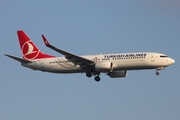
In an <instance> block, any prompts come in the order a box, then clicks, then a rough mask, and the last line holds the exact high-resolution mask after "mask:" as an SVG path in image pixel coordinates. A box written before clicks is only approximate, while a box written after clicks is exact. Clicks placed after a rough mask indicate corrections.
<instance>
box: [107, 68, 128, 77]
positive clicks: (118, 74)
mask: <svg viewBox="0 0 180 120" xmlns="http://www.w3.org/2000/svg"><path fill="white" fill-rule="evenodd" d="M108 75H109V76H110V77H111V78H120V77H126V76H127V71H126V70H122V71H114V72H109V73H108Z"/></svg>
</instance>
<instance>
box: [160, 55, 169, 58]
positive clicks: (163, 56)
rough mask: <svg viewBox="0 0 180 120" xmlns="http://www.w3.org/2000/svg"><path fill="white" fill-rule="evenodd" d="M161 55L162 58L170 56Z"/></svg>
mask: <svg viewBox="0 0 180 120" xmlns="http://www.w3.org/2000/svg"><path fill="white" fill-rule="evenodd" d="M160 57H161V58H166V57H168V56H166V55H160Z"/></svg>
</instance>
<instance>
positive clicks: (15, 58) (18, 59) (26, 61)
mask: <svg viewBox="0 0 180 120" xmlns="http://www.w3.org/2000/svg"><path fill="white" fill-rule="evenodd" d="M4 55H5V56H7V57H10V58H12V59H14V60H16V61H18V62H20V63H31V61H29V60H24V59H21V58H18V57H15V56H11V55H7V54H4Z"/></svg>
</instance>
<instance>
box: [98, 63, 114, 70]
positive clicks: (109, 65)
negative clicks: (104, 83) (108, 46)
mask: <svg viewBox="0 0 180 120" xmlns="http://www.w3.org/2000/svg"><path fill="white" fill-rule="evenodd" d="M112 69H113V63H112V62H108V61H103V62H97V63H96V64H95V70H96V71H98V72H109V71H112Z"/></svg>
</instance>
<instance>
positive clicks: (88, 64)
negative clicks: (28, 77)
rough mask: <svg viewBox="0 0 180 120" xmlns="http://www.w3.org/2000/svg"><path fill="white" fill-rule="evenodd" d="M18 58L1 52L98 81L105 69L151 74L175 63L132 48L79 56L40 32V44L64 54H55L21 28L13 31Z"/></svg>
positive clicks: (113, 74)
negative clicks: (141, 71) (150, 71)
mask: <svg viewBox="0 0 180 120" xmlns="http://www.w3.org/2000/svg"><path fill="white" fill-rule="evenodd" d="M17 35H18V39H19V44H20V49H21V52H22V58H19V57H16V56H12V55H8V54H5V56H7V57H10V58H12V59H14V60H16V61H18V62H20V63H21V65H22V66H24V67H27V68H30V69H32V70H39V71H43V72H51V73H85V74H86V76H87V77H89V78H90V77H92V76H95V77H94V80H95V81H97V82H99V81H100V77H99V75H100V74H101V73H105V74H106V75H108V76H109V77H111V78H122V77H126V76H127V71H128V70H145V69H156V72H155V74H156V75H159V72H158V71H159V70H164V69H165V68H166V67H168V66H170V65H172V64H173V63H175V60H173V59H172V58H170V57H168V56H166V55H165V54H161V53H155V52H133V53H116V54H99V55H86V56H79V55H76V54H73V53H70V52H67V51H65V50H62V49H58V48H56V47H55V46H53V45H51V44H50V43H49V42H48V40H47V39H46V38H45V36H44V35H42V39H43V41H44V44H45V45H46V46H47V47H48V48H50V49H52V50H54V51H56V52H58V53H60V54H62V55H64V56H63V57H56V56H53V55H49V54H44V53H43V52H41V51H40V50H39V49H38V47H36V45H35V44H34V43H33V41H32V40H31V39H30V38H29V37H28V36H27V35H26V33H25V32H24V31H23V30H19V31H17Z"/></svg>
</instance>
